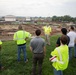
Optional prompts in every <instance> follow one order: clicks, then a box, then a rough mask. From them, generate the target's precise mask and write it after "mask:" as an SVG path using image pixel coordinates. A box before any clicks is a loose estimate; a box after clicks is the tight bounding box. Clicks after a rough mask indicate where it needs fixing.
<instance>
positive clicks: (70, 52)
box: [69, 47, 73, 60]
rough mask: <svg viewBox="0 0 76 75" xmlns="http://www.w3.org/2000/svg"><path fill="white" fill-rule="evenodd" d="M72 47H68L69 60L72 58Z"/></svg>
mask: <svg viewBox="0 0 76 75" xmlns="http://www.w3.org/2000/svg"><path fill="white" fill-rule="evenodd" d="M72 53H73V47H69V60H71V59H72Z"/></svg>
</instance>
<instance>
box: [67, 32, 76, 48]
mask: <svg viewBox="0 0 76 75" xmlns="http://www.w3.org/2000/svg"><path fill="white" fill-rule="evenodd" d="M67 35H68V36H69V38H70V42H69V44H68V46H69V47H74V40H75V39H76V33H75V32H74V31H70V32H69V33H68V34H67Z"/></svg>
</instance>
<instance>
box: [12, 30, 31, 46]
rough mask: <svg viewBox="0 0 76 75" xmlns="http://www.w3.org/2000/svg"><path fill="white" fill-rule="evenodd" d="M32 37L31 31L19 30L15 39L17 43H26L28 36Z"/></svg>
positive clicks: (15, 34)
mask: <svg viewBox="0 0 76 75" xmlns="http://www.w3.org/2000/svg"><path fill="white" fill-rule="evenodd" d="M28 37H31V34H30V33H29V32H26V31H23V30H19V31H17V32H16V33H14V37H13V39H14V40H15V41H17V45H19V44H24V43H26V40H25V39H26V38H28Z"/></svg>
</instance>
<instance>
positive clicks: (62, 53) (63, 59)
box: [49, 35, 69, 75]
mask: <svg viewBox="0 0 76 75" xmlns="http://www.w3.org/2000/svg"><path fill="white" fill-rule="evenodd" d="M60 43H61V45H60V46H59V47H56V48H55V49H54V51H52V52H51V56H52V57H51V58H49V60H50V61H51V62H52V63H53V64H52V66H53V68H54V75H63V70H65V69H66V68H67V67H68V63H69V53H68V46H67V36H66V35H62V36H61V37H60Z"/></svg>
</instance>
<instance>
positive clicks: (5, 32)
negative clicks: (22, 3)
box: [0, 25, 61, 41]
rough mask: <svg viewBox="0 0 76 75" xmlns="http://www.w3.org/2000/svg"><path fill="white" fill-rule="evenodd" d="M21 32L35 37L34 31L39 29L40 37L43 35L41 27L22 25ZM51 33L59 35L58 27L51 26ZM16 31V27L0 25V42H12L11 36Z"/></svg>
mask: <svg viewBox="0 0 76 75" xmlns="http://www.w3.org/2000/svg"><path fill="white" fill-rule="evenodd" d="M22 27H23V30H25V31H28V32H30V33H31V34H32V36H35V30H36V29H40V30H41V31H42V34H41V36H43V35H44V32H43V29H42V27H43V26H42V25H22ZM51 28H52V32H51V35H54V34H56V33H60V29H61V28H60V27H56V26H51ZM17 30H18V25H0V40H2V41H7V40H13V34H14V33H15V32H16V31H17Z"/></svg>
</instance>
